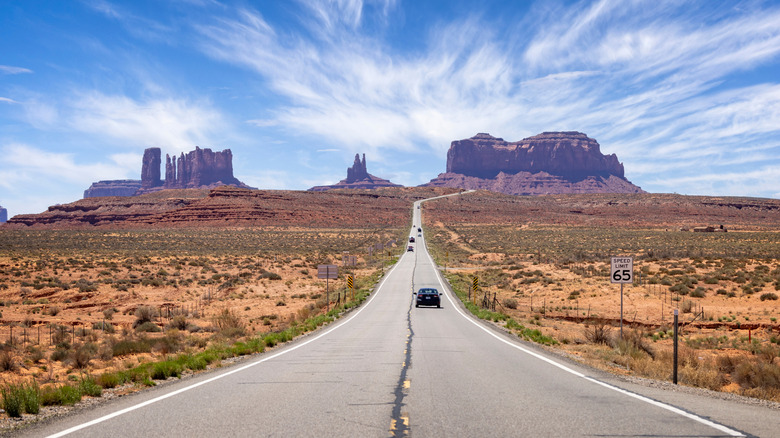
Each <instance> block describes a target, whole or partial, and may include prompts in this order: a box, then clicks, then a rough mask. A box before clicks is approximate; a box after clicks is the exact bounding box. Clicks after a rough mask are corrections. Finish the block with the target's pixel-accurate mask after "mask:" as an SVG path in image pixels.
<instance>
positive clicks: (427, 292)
mask: <svg viewBox="0 0 780 438" xmlns="http://www.w3.org/2000/svg"><path fill="white" fill-rule="evenodd" d="M418 293H421V294H435V293H436V289H420V292H418Z"/></svg>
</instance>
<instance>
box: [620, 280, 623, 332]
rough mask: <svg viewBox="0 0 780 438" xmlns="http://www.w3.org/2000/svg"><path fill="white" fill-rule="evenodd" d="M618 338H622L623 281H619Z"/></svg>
mask: <svg viewBox="0 0 780 438" xmlns="http://www.w3.org/2000/svg"><path fill="white" fill-rule="evenodd" d="M620 339H623V283H620Z"/></svg>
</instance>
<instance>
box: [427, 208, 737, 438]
mask: <svg viewBox="0 0 780 438" xmlns="http://www.w3.org/2000/svg"><path fill="white" fill-rule="evenodd" d="M425 201H427V199H424V200H422V201H419V202H425ZM421 215H422V213H421ZM421 222H422V220H421ZM425 254H426V255H427V256H428V259H429V260H430V261H431V265H433V266H434V272H436V278H437V279H438V280H439V285H440V286H441V288H442V290H447V288H446V287H445V286H444V282H443V281H442V274H441V272H439V269H438V268H436V263H434V262H433V258H432V257H431V254H430V253H429V252H428V250H427V247H426V251H425ZM453 293H454V292H453ZM450 295H451V294H446V297H447V300H448V301H449V302H450V304H451V305H452V308H453V309H455V311H456V312H458V313H459V314H460V316H462V317H464V318H465V319H466V320H467V321H468V322H470V323H472V324H474V325H475V326H477V327H478V328H479V329H481V330H482V331H484V332H485V333H487V334H489V335H490V336H492V337H494V338H496V339H498V340H499V341H501V342H503V343H504V344H506V345H509V346H510V347H514V348H516V349H518V350H520V351H522V352H524V353H526V354H529V355H531V356H533V357H535V358H537V359H539V360H542V361H544V362H547V363H549V364H550V365H553V366H556V367H558V368H560V369H562V370H563V371H566V372H568V373H570V374H574V375H575V376H577V377H582V378H583V379H585V380H588V381H590V382H593V383H596V384H598V385H601V386H603V387H605V388H609V389H611V390H613V391H616V392H619V393H621V394H624V395H627V396H630V397H633V398H635V399H637V400H641V401H643V402H646V403H649V404H651V405H653V406H657V407H659V408H661V409H666V410H667V411H670V412H674V413H675V414H678V415H682V416H683V417H686V418H690V419H691V420H694V421H697V422H699V423H702V424H705V425H707V426H710V427H712V428H714V429H717V430H719V431H721V432H723V433H726V434H728V435H730V436H740V437H744V436H745V435H744V434H743V433H741V432H737V431H736V430H733V429H730V428H728V427H726V426H723V425H722V424H718V423H715V422H713V421H710V420H708V419H706V418H702V417H699V416H698V415H695V414H692V413H690V412H686V411H684V410H682V409H680V408H676V407H674V406H672V405H668V404H666V403H662V402H659V401H657V400H653V399H651V398H649V397H645V396H643V395H639V394H636V393H633V392H631V391H627V390H625V389H623V388H619V387H617V386H614V385H610V384H609V383H605V382H602V381H600V380H597V379H594V378H592V377H588V376H586V375H585V374H582V373H581V372H579V371H576V370H573V369H571V368H569V367H567V366H566V365H563V364H561V363H558V362H556V361H554V360H552V359H550V358H548V357H545V356H542V355H541V354H539V353H536V352H533V351H531V350H529V349H527V348H525V347H523V346H521V345H518V344H515V343H514V342H510V341H508V340H506V339H504V338H502V337H500V336H498V335H497V334H496V333H494V332H493V331H492V330H490V329H488V328H486V327H484V326H482V325H481V324H479V323H478V322H477V321H475V320H474V319H473V318H471V317H469V316H467V315H466V314H465V313H463V312H462V311H461V310H460V308H459V307H458V306H457V305H456V304H455V302H454V301H453V300H452V298H451V297H450Z"/></svg>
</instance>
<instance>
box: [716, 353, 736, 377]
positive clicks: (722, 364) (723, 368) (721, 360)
mask: <svg viewBox="0 0 780 438" xmlns="http://www.w3.org/2000/svg"><path fill="white" fill-rule="evenodd" d="M715 363H716V366H717V367H718V371H720V372H721V373H724V374H731V373H733V372H734V369H735V368H736V367H737V363H739V360H738V359H737V358H735V357H732V356H729V355H728V354H722V355H720V356H718V358H717V359H716V362H715Z"/></svg>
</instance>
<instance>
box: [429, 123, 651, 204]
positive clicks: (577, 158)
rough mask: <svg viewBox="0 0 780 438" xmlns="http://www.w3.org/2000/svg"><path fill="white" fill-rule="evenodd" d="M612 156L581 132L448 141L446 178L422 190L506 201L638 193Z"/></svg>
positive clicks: (641, 191) (441, 175) (480, 135)
mask: <svg viewBox="0 0 780 438" xmlns="http://www.w3.org/2000/svg"><path fill="white" fill-rule="evenodd" d="M623 175H624V173H623V164H621V163H620V162H619V161H618V159H617V156H615V154H611V155H603V154H602V153H601V150H600V147H599V143H598V142H597V141H596V140H594V139H592V138H590V137H588V136H587V135H585V134H583V133H581V132H543V133H541V134H539V135H535V136H533V137H528V138H525V139H523V140H520V141H518V142H513V143H510V142H507V141H504V139H503V138H496V137H493V136H492V135H490V134H485V133H480V134H477V135H475V136H474V137H471V138H468V139H465V140H457V141H453V142H452V145H451V146H450V150H449V151H448V152H447V172H446V173H442V174H439V176H438V177H436V178H434V179H432V180H431V181H430V182H429V183H427V184H423V185H424V186H433V187H457V188H461V189H473V190H491V191H494V192H499V193H506V194H508V195H549V194H554V193H643V190H642V189H641V188H640V187H637V186H635V185H634V184H632V183H631V182H630V181H628V180H627V179H626V178H625V177H624V176H623Z"/></svg>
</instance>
